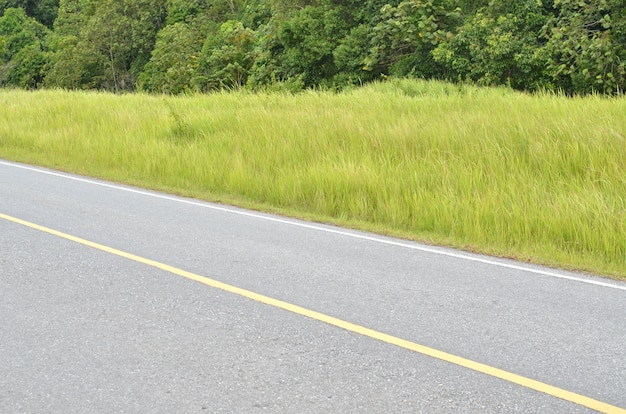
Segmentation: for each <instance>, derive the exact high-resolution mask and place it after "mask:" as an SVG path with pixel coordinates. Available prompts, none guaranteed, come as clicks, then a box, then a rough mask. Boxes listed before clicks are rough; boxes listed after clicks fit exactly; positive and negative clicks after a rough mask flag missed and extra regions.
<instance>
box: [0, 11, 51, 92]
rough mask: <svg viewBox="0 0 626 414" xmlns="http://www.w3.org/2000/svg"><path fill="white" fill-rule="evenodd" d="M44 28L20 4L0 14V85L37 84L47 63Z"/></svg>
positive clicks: (33, 86) (32, 86)
mask: <svg viewBox="0 0 626 414" xmlns="http://www.w3.org/2000/svg"><path fill="white" fill-rule="evenodd" d="M47 35H48V29H47V28H46V27H45V26H43V25H42V24H40V23H38V22H37V21H36V20H35V19H33V18H31V17H29V16H27V15H26V12H25V11H24V9H22V8H8V9H6V10H4V14H3V16H2V17H0V85H3V84H8V85H14V86H20V87H23V88H37V87H38V86H39V84H40V83H41V81H42V78H43V70H44V67H45V65H46V63H47V59H48V56H47V53H46V52H45V47H46V46H45V38H46V36H47Z"/></svg>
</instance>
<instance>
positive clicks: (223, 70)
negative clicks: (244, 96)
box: [0, 0, 626, 95]
mask: <svg viewBox="0 0 626 414" xmlns="http://www.w3.org/2000/svg"><path fill="white" fill-rule="evenodd" d="M0 16H1V17H0V87H4V88H6V87H14V88H24V89H41V88H62V89H70V90H86V89H94V90H103V91H111V92H116V93H118V92H126V91H142V92H150V93H163V94H179V93H183V92H187V91H190V92H210V91H215V90H220V89H240V88H246V89H250V90H280V91H289V92H295V91H299V90H302V89H306V88H319V89H324V90H342V89H345V88H347V87H351V86H354V85H357V86H358V85H363V84H365V83H368V82H371V81H374V80H380V79H384V78H386V77H412V78H421V79H438V80H447V81H452V82H462V83H470V84H475V85H485V86H496V85H505V86H509V87H511V88H513V89H516V90H523V91H531V92H532V91H546V90H547V91H556V92H559V93H564V94H567V95H585V94H590V93H598V94H606V95H616V94H622V93H623V91H624V90H626V0H518V1H509V0H459V1H453V0H402V1H399V0H0Z"/></svg>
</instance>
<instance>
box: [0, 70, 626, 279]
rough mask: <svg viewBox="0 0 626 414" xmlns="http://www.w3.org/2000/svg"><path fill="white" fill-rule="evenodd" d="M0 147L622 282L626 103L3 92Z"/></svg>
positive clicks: (414, 94)
mask: <svg viewBox="0 0 626 414" xmlns="http://www.w3.org/2000/svg"><path fill="white" fill-rule="evenodd" d="M0 157H2V158H5V159H10V160H16V161H22V162H27V163H32V164H37V165H42V166H47V167H53V168H57V169H61V170H66V171H71V172H76V173H80V174H86V175H92V176H97V177H102V178H106V179H110V180H114V181H118V182H126V183H131V184H135V185H139V186H144V187H149V188H154V189H159V190H165V191H170V192H174V193H177V194H182V195H187V196H193V197H197V198H202V199H206V200H212V201H220V202H225V203H231V204H237V205H242V206H245V207H252V208H257V209H263V210H269V211H273V212H278V213H282V214H287V215H292V216H299V217H304V218H308V219H314V220H318V221H326V222H333V223H337V224H340V225H345V226H351V227H356V228H361V229H366V230H372V231H376V232H380V233H385V234H392V235H397V236H400V237H405V238H410V239H415V240H420V241H425V242H429V243H434V244H442V245H449V246H454V247H460V248H464V249H467V250H471V251H479V252H484V253H489V254H496V255H500V256H505V257H514V258H517V259H520V260H527V261H532V262H535V263H541V264H547V265H551V266H558V267H562V268H567V269H578V270H584V271H591V272H596V273H601V274H605V275H612V276H617V277H620V278H626V99H624V98H612V99H609V98H601V97H586V98H566V97H559V96H555V95H540V96H530V95H524V94H518V93H515V92H513V91H510V90H506V89H480V88H474V87H470V86H463V87H459V86H453V85H449V84H445V83H437V82H421V81H400V80H393V81H389V82H386V83H381V84H375V85H370V86H367V87H364V88H361V89H355V90H353V91H348V92H344V93H340V94H333V93H326V92H307V93H303V94H299V95H283V94H251V93H246V92H233V93H221V94H214V95H198V96H185V97H166V96H148V95H121V96H116V95H111V94H103V93H95V92H64V91H38V92H25V91H12V90H0Z"/></svg>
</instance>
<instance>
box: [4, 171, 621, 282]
mask: <svg viewBox="0 0 626 414" xmlns="http://www.w3.org/2000/svg"><path fill="white" fill-rule="evenodd" d="M0 165H5V166H8V167H14V168H20V169H23V170H28V171H34V172H37V173H40V174H47V175H51V176H55V177H61V178H65V179H68V180H74V181H79V182H82V183H88V184H92V185H98V186H101V187H106V188H111V189H115V190H120V191H126V192H129V193H134V194H140V195H143V196H148V197H154V198H159V199H162V200H168V201H173V202H177V203H183V204H188V205H192V206H197V207H202V208H208V209H211V210H217V211H222V212H226V213H230V214H237V215H240V216H246V217H252V218H255V219H260V220H266V221H272V222H275V223H281V224H286V225H290V226H296V227H301V228H305V229H310V230H316V231H321V232H325V233H331V234H337V235H340V236H345V237H352V238H355V239H360V240H366V241H369V242H375V243H381V244H386V245H390V246H397V247H403V248H407V249H411V250H417V251H421V252H425V253H432V254H437V255H441V256H447V257H452V258H455V259H462V260H467V261H470V262H477V263H483V264H487V265H492V266H499V267H503V268H506V269H512V270H519V271H522V272H527V273H533V274H538V275H542V276H549V277H554V278H559V279H566V280H572V281H575V282H580V283H587V284H590V285H596V286H602V287H606V288H611V289H619V290H624V291H626V285H619V284H616V283H608V282H604V281H599V280H594V279H586V278H582V277H576V276H570V275H565V274H561V273H556V272H554V271H548V270H542V269H535V268H532V267H527V266H522V265H517V264H511V263H505V262H500V261H495V260H490V259H485V258H482V257H477V256H471V255H469V254H462V253H453V252H448V251H444V250H440V249H436V248H433V247H426V246H421V245H418V244H414V243H408V242H401V241H394V240H389V239H383V238H380V237H373V236H366V235H362V234H355V233H351V232H348V231H345V230H338V229H332V228H329V227H323V226H319V225H315V224H308V223H302V222H298V221H295V220H288V219H283V218H278V217H271V216H266V215H262V214H256V213H251V212H247V211H242V210H238V209H234V208H228V207H223V206H218V205H214V204H209V203H205V202H199V201H192V200H187V199H184V198H179V197H173V196H167V195H163V194H157V193H152V192H148V191H142V190H137V189H134V188H129V187H123V186H120V185H115V184H108V183H105V182H101V181H96V180H92V179H87V178H81V177H77V176H73V175H68V174H63V173H58V172H53V171H49V170H44V169H40V168H35V167H31V166H27V165H21V164H15V163H10V162H6V161H0Z"/></svg>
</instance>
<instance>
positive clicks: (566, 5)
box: [543, 0, 626, 94]
mask: <svg viewBox="0 0 626 414" xmlns="http://www.w3.org/2000/svg"><path fill="white" fill-rule="evenodd" d="M554 7H555V8H556V10H557V13H556V14H555V16H554V17H553V18H552V19H550V20H549V21H548V22H547V24H546V25H545V27H544V32H543V33H544V35H545V36H546V37H547V38H548V42H547V46H546V52H547V54H548V56H549V60H548V70H549V71H550V72H551V74H552V77H553V79H554V81H555V82H556V86H557V87H559V88H561V89H562V90H564V91H566V92H568V93H590V92H601V93H608V94H613V93H618V92H623V91H624V90H626V13H624V10H626V1H625V0H577V1H572V0H555V1H554Z"/></svg>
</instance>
